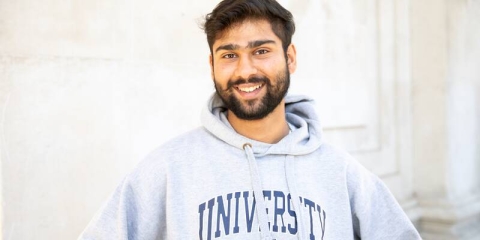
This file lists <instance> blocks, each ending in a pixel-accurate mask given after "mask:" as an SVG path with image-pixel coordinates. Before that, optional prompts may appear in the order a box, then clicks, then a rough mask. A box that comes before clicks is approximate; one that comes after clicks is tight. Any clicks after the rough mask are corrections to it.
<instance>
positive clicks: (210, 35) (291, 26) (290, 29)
mask: <svg viewBox="0 0 480 240" xmlns="http://www.w3.org/2000/svg"><path fill="white" fill-rule="evenodd" d="M260 19H263V20H267V21H268V22H269V23H270V25H271V28H272V31H273V32H274V33H275V35H277V37H278V38H280V39H281V40H282V46H283V49H284V50H285V51H286V50H287V48H288V46H289V45H290V43H291V42H292V36H293V34H294V33H295V23H294V21H293V16H292V14H291V13H290V12H289V11H288V10H287V9H285V8H284V7H282V6H281V5H280V4H279V3H278V2H277V1H275V0H224V1H222V2H220V3H219V4H218V5H217V6H216V7H215V9H213V11H212V12H211V13H210V14H207V16H206V18H205V24H204V26H203V29H204V30H205V33H206V34H207V41H208V45H209V47H210V52H212V47H213V44H214V42H215V40H216V39H218V38H221V37H222V34H223V33H224V31H225V30H227V29H228V28H230V27H231V26H233V25H235V24H236V23H240V22H243V21H245V20H260Z"/></svg>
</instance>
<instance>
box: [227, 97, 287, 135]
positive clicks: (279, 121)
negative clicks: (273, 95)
mask: <svg viewBox="0 0 480 240" xmlns="http://www.w3.org/2000/svg"><path fill="white" fill-rule="evenodd" d="M227 118H228V121H229V122H230V124H231V125H232V127H233V129H235V131H236V132H237V133H239V134H241V135H243V136H245V137H247V138H250V139H253V140H256V141H259V142H264V143H271V144H273V143H277V142H279V141H280V140H282V138H284V137H285V136H287V135H288V133H289V128H288V123H287V120H286V119H285V102H284V101H282V102H281V103H280V104H279V105H278V106H277V107H276V108H275V109H274V110H273V111H272V112H271V113H270V114H268V115H267V116H266V117H264V118H262V119H259V120H244V119H240V118H238V117H237V116H235V114H233V112H231V111H230V110H229V111H228V115H227Z"/></svg>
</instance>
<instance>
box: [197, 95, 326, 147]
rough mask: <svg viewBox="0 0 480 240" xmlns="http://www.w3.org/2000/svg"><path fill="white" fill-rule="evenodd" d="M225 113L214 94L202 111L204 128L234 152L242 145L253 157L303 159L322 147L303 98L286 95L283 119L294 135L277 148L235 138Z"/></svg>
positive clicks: (311, 103) (311, 106)
mask: <svg viewBox="0 0 480 240" xmlns="http://www.w3.org/2000/svg"><path fill="white" fill-rule="evenodd" d="M226 112H227V108H226V106H225V104H224V102H223V101H222V100H221V98H220V97H219V96H218V95H217V94H216V93H214V94H213V95H212V97H211V98H210V99H209V101H208V103H207V106H206V107H205V108H204V109H203V111H202V116H201V118H202V124H203V126H204V127H205V128H206V129H207V130H208V131H209V132H211V133H212V134H213V135H215V136H216V137H218V138H220V139H221V140H223V141H224V142H226V143H227V144H229V145H232V146H234V147H236V148H239V149H243V146H244V144H245V143H249V144H251V145H252V149H253V152H254V154H255V155H256V156H263V155H267V154H282V155H304V154H308V153H311V152H313V151H315V150H316V149H317V148H319V147H320V145H321V144H322V139H321V138H322V131H321V126H320V121H319V119H318V116H317V114H316V112H315V108H314V101H313V99H311V98H308V97H306V96H301V95H287V96H286V97H285V112H286V119H287V122H288V123H289V124H290V126H291V127H293V129H294V131H292V132H291V133H290V134H288V135H287V136H285V137H284V138H283V139H282V140H280V142H278V143H276V144H269V143H263V142H259V141H255V140H253V139H249V138H247V137H244V136H242V135H240V134H238V133H237V132H235V130H234V129H233V128H232V127H231V126H230V124H229V123H228V120H227V118H226Z"/></svg>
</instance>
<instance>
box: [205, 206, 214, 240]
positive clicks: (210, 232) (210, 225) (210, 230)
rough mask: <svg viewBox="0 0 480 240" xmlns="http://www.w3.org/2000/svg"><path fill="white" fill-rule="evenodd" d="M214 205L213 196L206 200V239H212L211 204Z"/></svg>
mask: <svg viewBox="0 0 480 240" xmlns="http://www.w3.org/2000/svg"><path fill="white" fill-rule="evenodd" d="M214 205H215V198H212V199H210V200H209V201H208V234H207V240H211V239H212V215H213V209H212V208H213V206H214Z"/></svg>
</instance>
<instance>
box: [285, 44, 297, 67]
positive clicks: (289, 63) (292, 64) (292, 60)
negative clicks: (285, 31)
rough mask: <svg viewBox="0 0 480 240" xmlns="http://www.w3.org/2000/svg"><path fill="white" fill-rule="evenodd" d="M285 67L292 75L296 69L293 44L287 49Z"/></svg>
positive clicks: (295, 52) (295, 53)
mask: <svg viewBox="0 0 480 240" xmlns="http://www.w3.org/2000/svg"><path fill="white" fill-rule="evenodd" d="M287 66H288V70H289V71H290V73H294V72H295V70H296V69H297V50H296V49H295V45H293V43H292V44H290V46H288V48H287Z"/></svg>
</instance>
